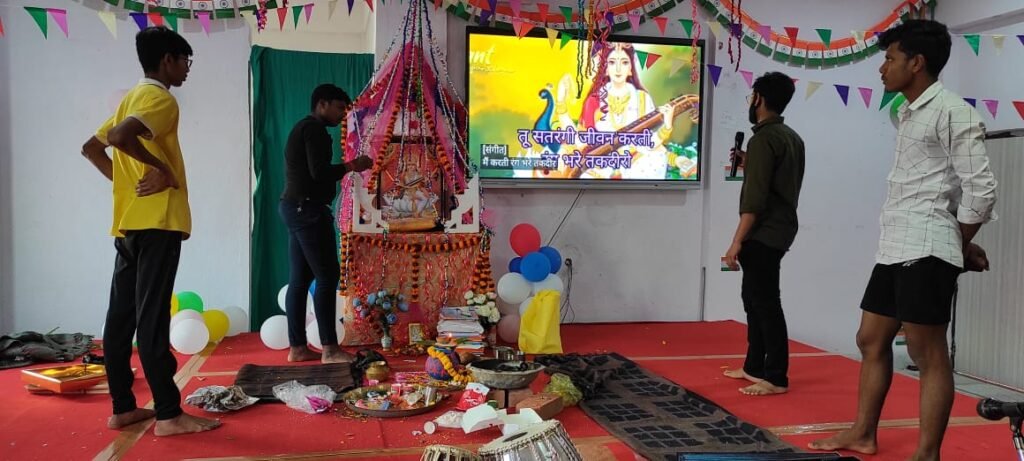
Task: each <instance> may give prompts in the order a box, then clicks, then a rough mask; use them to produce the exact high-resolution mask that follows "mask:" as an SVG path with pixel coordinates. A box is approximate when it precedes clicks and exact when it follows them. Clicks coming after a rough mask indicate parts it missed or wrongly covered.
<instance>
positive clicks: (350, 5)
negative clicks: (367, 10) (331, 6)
mask: <svg viewBox="0 0 1024 461" xmlns="http://www.w3.org/2000/svg"><path fill="white" fill-rule="evenodd" d="M345 3H347V4H348V15H349V16H352V6H353V5H354V4H355V3H356V0H345Z"/></svg>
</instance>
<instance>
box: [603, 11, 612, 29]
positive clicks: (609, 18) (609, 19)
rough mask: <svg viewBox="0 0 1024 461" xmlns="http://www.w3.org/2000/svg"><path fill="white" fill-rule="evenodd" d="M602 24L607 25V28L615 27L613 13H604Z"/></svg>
mask: <svg viewBox="0 0 1024 461" xmlns="http://www.w3.org/2000/svg"><path fill="white" fill-rule="evenodd" d="M604 22H605V24H607V25H608V27H612V26H614V25H615V13H612V12H611V11H609V12H607V13H605V14H604Z"/></svg>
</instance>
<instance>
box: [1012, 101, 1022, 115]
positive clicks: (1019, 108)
mask: <svg viewBox="0 0 1024 461" xmlns="http://www.w3.org/2000/svg"><path fill="white" fill-rule="evenodd" d="M1013 107H1014V108H1016V109H1017V115H1020V118H1022V119H1024V101H1014V102H1013Z"/></svg>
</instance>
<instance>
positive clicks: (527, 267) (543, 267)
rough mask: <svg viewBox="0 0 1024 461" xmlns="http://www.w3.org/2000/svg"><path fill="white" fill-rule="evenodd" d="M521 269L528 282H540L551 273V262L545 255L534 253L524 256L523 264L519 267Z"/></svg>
mask: <svg viewBox="0 0 1024 461" xmlns="http://www.w3.org/2000/svg"><path fill="white" fill-rule="evenodd" d="M519 269H520V271H521V272H522V274H523V278H525V279H526V280H529V281H531V282H539V281H541V280H544V279H545V278H547V276H548V274H550V273H551V260H549V259H548V257H547V256H545V255H544V253H541V252H539V251H534V252H533V253H530V254H528V255H526V256H523V262H522V263H521V264H520V265H519Z"/></svg>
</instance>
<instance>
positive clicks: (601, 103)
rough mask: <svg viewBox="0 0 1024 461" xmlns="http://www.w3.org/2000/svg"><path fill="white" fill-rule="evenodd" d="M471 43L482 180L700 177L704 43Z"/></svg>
mask: <svg viewBox="0 0 1024 461" xmlns="http://www.w3.org/2000/svg"><path fill="white" fill-rule="evenodd" d="M467 35H468V37H467V43H468V45H467V50H468V53H467V54H468V56H467V58H468V62H467V74H468V76H467V81H468V86H469V91H468V102H469V103H468V106H469V107H468V108H469V157H470V160H471V161H472V163H473V164H474V165H475V166H476V167H477V168H479V172H480V177H481V178H482V179H520V178H521V179H524V180H531V181H532V180H544V181H558V180H563V181H564V180H574V179H580V180H609V181H615V180H622V181H662V182H664V181H679V182H696V181H698V180H699V179H700V177H699V176H700V151H701V149H700V144H701V143H700V134H701V126H700V125H701V124H700V120H701V110H700V107H701V106H700V98H701V94H702V91H701V89H702V83H703V80H702V78H701V76H700V73H701V72H700V70H701V69H702V64H703V57H702V56H701V53H702V51H703V49H702V46H703V43H702V42H698V44H697V45H691V41H689V40H679V39H666V38H639V37H618V36H611V37H609V38H608V39H607V40H605V41H596V42H592V43H588V42H587V41H585V40H577V39H570V40H567V41H565V42H564V43H563V42H562V41H561V39H559V38H553V39H550V40H549V38H548V37H547V36H546V35H545V34H544V32H543V31H541V32H540V35H539V36H537V35H527V36H525V37H523V38H518V37H516V36H514V35H510V33H503V32H501V31H495V30H494V29H477V28H472V29H470V31H469V32H468V33H467ZM694 63H696V65H694ZM588 67H589V69H588ZM694 72H696V75H694Z"/></svg>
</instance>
